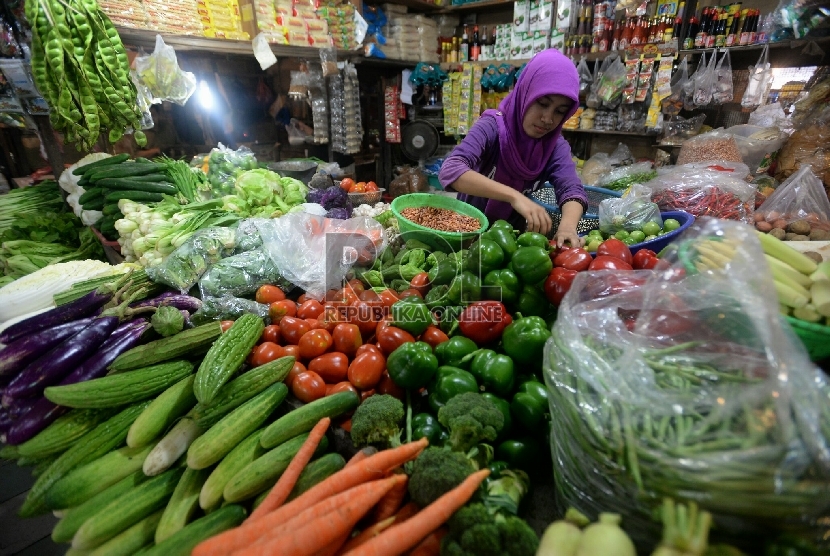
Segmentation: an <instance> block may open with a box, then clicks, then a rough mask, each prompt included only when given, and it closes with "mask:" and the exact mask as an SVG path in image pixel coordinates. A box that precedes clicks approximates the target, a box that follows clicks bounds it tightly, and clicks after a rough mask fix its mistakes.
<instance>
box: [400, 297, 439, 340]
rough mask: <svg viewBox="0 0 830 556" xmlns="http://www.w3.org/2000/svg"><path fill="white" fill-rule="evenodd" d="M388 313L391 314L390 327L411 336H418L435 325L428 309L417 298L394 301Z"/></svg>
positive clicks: (422, 301)
mask: <svg viewBox="0 0 830 556" xmlns="http://www.w3.org/2000/svg"><path fill="white" fill-rule="evenodd" d="M390 312H391V314H392V326H397V327H398V328H400V329H402V330H406V331H407V332H409V333H410V334H412V335H413V336H420V335H421V334H423V333H424V330H426V329H427V328H428V327H429V326H431V325H433V324H435V322H434V320H433V318H432V312H431V311H430V310H429V307H427V304H426V303H424V300H423V299H421V298H420V297H418V296H412V297H407V298H404V299H401V300H400V301H396V302H395V303H394V304H393V305H392V307H391V309H390Z"/></svg>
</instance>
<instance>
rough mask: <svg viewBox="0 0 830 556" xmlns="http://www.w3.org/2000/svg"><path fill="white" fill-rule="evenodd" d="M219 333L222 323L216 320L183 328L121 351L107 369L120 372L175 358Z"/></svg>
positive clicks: (193, 349)
mask: <svg viewBox="0 0 830 556" xmlns="http://www.w3.org/2000/svg"><path fill="white" fill-rule="evenodd" d="M220 334H222V325H221V324H220V323H219V322H218V321H217V322H210V323H208V324H203V325H202V326H197V327H196V328H190V329H188V330H183V331H182V332H179V333H178V334H176V335H175V336H169V337H167V338H162V339H160V340H155V341H153V342H150V343H148V344H144V345H143V346H137V347H134V348H132V349H131V350H129V351H127V352H126V353H122V354H121V355H119V356H118V357H117V358H116V359H115V361H113V362H112V364H111V365H110V366H109V369H110V370H111V371H116V372H119V373H120V372H122V371H131V370H133V369H139V368H141V367H146V366H147V365H154V364H156V363H161V362H162V361H169V360H171V359H176V358H177V357H182V356H185V355H187V354H189V353H193V352H196V351H198V350H201V349H202V348H204V347H205V346H209V345H211V344H212V343H213V342H214V340H216V338H218V337H219V335H220Z"/></svg>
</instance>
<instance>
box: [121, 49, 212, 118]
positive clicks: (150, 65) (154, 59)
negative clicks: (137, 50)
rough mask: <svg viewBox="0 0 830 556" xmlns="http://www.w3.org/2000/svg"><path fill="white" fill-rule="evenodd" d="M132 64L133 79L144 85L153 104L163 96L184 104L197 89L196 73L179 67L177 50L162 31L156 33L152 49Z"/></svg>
mask: <svg viewBox="0 0 830 556" xmlns="http://www.w3.org/2000/svg"><path fill="white" fill-rule="evenodd" d="M134 67H135V69H134V70H133V72H132V75H133V81H135V83H136V85H137V86H139V87H146V89H147V91H148V92H149V93H150V94H151V95H152V98H153V104H160V103H161V102H162V101H165V100H166V101H169V102H175V103H176V104H179V105H181V106H184V105H185V103H186V102H187V99H189V98H190V97H191V95H192V94H193V93H194V92H196V76H195V75H194V74H193V73H191V72H189V71H182V69H181V68H180V67H179V62H178V60H177V59H176V50H175V49H174V48H173V47H172V46H168V45H167V44H165V42H164V39H162V38H161V35H156V47H155V50H153V53H152V54H150V55H149V56H139V57H137V58H136V59H135V63H134Z"/></svg>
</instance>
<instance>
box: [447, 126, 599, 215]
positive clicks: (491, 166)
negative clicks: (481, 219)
mask: <svg viewBox="0 0 830 556" xmlns="http://www.w3.org/2000/svg"><path fill="white" fill-rule="evenodd" d="M498 162H499V129H498V124H497V123H496V120H495V119H494V118H481V119H479V120H478V121H477V122H476V123H475V124H474V125H473V127H472V128H471V129H470V132H469V134H468V135H467V136H466V137H465V138H464V140H463V141H462V142H461V144H459V145H458V146H456V147H455V148H454V149H453V151H452V152H451V153H450V155H449V156H448V157H447V158H446V159H445V160H444V164H442V165H441V171H440V172H439V173H438V180H439V181H440V182H441V185H442V186H443V187H444V188H445V189H448V190H452V184H453V183H455V181H456V180H457V179H458V178H460V177H461V175H462V174H464V173H465V172H467V171H469V170H473V171H475V172H478V173H480V174H482V175H484V176H487V177H488V178H491V179H492V178H493V176H495V174H496V166H497V165H498ZM508 170H509V169H508ZM545 182H550V184H551V185H552V186H553V190H554V193H555V194H556V199H557V202H558V203H559V206H560V207H561V206H562V205H563V204H564V203H565V202H566V201H578V202H579V203H581V204H582V210H583V212H584V211H585V210H586V209H587V207H588V196H587V195H586V194H585V188H584V187H583V186H582V181H581V180H580V179H579V176H577V174H576V165H575V164H574V162H573V160H572V159H571V147H570V145H568V142H567V141H565V139H564V138H563V137H561V136H560V137H559V138H558V139H557V142H556V149H555V150H554V151H553V156H551V159H550V161H548V164H547V166H546V167H545V169H544V171H543V172H542V174H541V175H540V176H539V178H538V179H536V180H530V181H526V182H525V184H524V189H523V193H524V194H525V195H530V194H531V193H533V192H534V191H536V190H537V189H539V188H540V187H542V186H543V185H544V184H545ZM458 199H459V200H462V201H465V202H467V203H469V204H471V205H473V206H474V207H476V208H478V209H479V210H481V211H482V212H484V213H485V215H487V217H488V218H490V217H491V216H492V215H489V214H487V211H486V210H485V207H486V205H487V201H488V199H486V198H484V197H476V196H474V195H467V194H463V193H460V194H459V195H458ZM508 221H509V222H510V223H511V224H513V227H514V228H517V229H524V228H525V226H526V222H525V221H524V218H522V216H521V215H520V214H519V213H517V212H516V211H513V212H512V214H511V216H510V218H508Z"/></svg>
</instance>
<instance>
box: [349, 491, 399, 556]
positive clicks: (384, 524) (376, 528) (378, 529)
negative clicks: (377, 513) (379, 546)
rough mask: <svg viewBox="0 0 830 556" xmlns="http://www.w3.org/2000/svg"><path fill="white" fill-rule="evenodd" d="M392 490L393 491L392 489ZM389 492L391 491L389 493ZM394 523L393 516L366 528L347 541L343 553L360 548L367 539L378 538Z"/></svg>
mask: <svg viewBox="0 0 830 556" xmlns="http://www.w3.org/2000/svg"><path fill="white" fill-rule="evenodd" d="M393 490H394V489H393ZM390 492H391V491H390ZM393 523H395V516H392V517H389V518H386V519H384V520H383V521H378V522H377V523H375V524H374V525H372V526H370V527H367V528H366V529H364V530H363V531H361V532H360V534H359V535H357V536H356V537H352V538H351V539H349V542H347V543H346V544H345V545H343V552H348V551H349V550H353V549H355V548H357V547H358V546H360V545H361V544H363V543H365V542H366V541H368V540H369V539H371V538H373V537H376V536H378V535H379V534H381V533H382V532H383V531H384V530H385V529H388V528H389V527H391V526H392V524H393Z"/></svg>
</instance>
